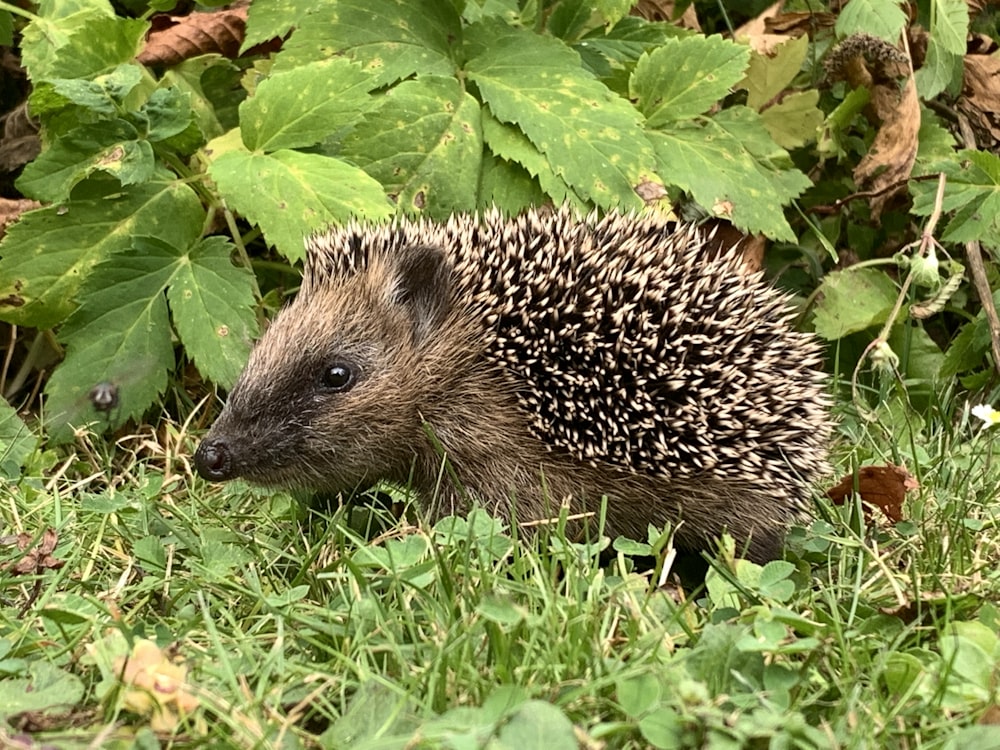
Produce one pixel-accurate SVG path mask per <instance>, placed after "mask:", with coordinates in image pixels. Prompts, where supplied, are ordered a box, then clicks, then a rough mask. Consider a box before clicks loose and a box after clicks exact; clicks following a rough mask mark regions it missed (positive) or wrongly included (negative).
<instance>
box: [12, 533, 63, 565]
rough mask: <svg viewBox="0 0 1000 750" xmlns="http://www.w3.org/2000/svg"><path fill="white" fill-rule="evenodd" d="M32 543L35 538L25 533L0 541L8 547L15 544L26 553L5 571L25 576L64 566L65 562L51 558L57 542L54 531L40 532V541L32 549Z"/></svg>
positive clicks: (57, 538)
mask: <svg viewBox="0 0 1000 750" xmlns="http://www.w3.org/2000/svg"><path fill="white" fill-rule="evenodd" d="M34 541H35V536H34V535H33V534H28V533H27V532H21V533H20V534H18V535H17V536H8V537H3V538H2V539H0V544H5V545H8V546H9V545H12V544H16V545H17V548H18V549H19V550H20V551H21V552H27V554H26V555H24V557H22V558H21V559H20V560H18V561H17V562H15V563H13V564H11V565H8V567H7V569H8V570H9V571H10V572H11V573H13V574H14V575H27V574H29V573H44V572H45V571H46V570H59V568H61V567H62V566H63V565H65V564H66V561H65V560H60V559H59V558H58V557H53V556H52V552H53V551H54V550H55V548H56V544H58V542H59V537H58V535H57V534H56V531H55V529H52V528H48V529H45V531H43V532H42V538H41V540H40V541H39V542H38V544H37V545H35V547H34V548H32V547H31V545H32V542H34Z"/></svg>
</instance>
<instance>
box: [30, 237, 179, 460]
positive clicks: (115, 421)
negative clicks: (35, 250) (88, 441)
mask: <svg viewBox="0 0 1000 750" xmlns="http://www.w3.org/2000/svg"><path fill="white" fill-rule="evenodd" d="M161 244H162V245H164V246H166V247H169V245H166V243H161ZM175 262H176V260H175V256H172V255H168V254H166V253H164V252H152V251H150V245H149V244H147V245H146V246H145V247H144V248H143V250H142V251H136V250H126V251H124V252H120V253H115V254H114V255H113V256H112V257H110V258H109V259H108V260H105V261H104V262H103V263H101V264H100V265H98V266H97V268H96V269H95V271H94V274H93V275H92V276H91V278H90V279H89V280H88V282H87V284H86V285H85V286H84V288H83V290H82V291H81V294H80V297H81V306H80V309H79V310H77V312H75V313H74V314H73V315H71V316H70V317H69V319H68V320H67V321H66V323H65V324H64V325H63V326H62V328H61V329H60V331H59V338H60V340H62V341H64V342H66V344H67V346H66V358H65V359H64V360H63V361H62V363H61V364H60V365H59V366H58V367H57V368H56V369H55V370H54V371H53V373H52V377H50V378H49V382H48V383H47V384H46V386H45V396H46V399H45V422H46V425H47V426H48V433H49V435H50V437H51V439H52V440H54V441H56V442H62V441H64V440H68V439H69V438H70V437H72V434H73V433H72V429H71V428H72V427H80V426H83V425H86V424H91V423H93V422H95V421H98V422H102V421H103V422H105V423H106V425H107V426H108V427H117V426H120V425H122V424H124V423H125V422H126V421H127V420H129V419H132V418H137V417H139V416H141V415H142V414H143V412H145V411H146V409H148V408H149V406H150V404H152V403H153V402H154V401H155V400H156V399H157V397H158V396H159V395H160V394H161V393H163V391H164V390H165V389H166V387H167V382H168V378H167V372H168V369H171V368H172V367H173V365H174V348H173V343H172V332H171V329H170V320H169V317H168V315H167V300H166V297H164V294H163V290H164V289H165V288H166V286H167V284H168V283H169V281H170V277H171V274H172V272H173V270H174V269H173V264H174V263H175ZM98 384H104V386H105V387H110V388H112V389H114V393H115V396H116V401H117V403H116V404H115V405H114V407H113V408H111V409H110V410H107V411H106V412H103V413H102V412H99V411H98V410H96V409H95V406H94V404H92V403H91V399H90V397H89V394H90V393H91V391H92V389H93V388H94V387H95V386H97V385H98Z"/></svg>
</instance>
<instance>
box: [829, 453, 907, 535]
mask: <svg viewBox="0 0 1000 750" xmlns="http://www.w3.org/2000/svg"><path fill="white" fill-rule="evenodd" d="M919 486H920V485H919V484H918V483H917V480H916V478H915V477H914V476H913V475H912V474H910V472H909V471H907V470H906V468H905V467H903V466H896V465H895V464H886V465H885V466H862V467H861V468H860V469H858V477H857V487H858V494H859V495H860V496H861V502H862V503H863V504H864V505H865V506H867V508H878V509H879V510H881V511H882V513H884V514H885V516H886V517H887V518H888V519H889V520H890V521H892V522H893V523H898V522H899V521H902V520H903V501H904V500H905V499H906V493H907V492H908V491H909V490H915V489H917V488H918V487H919ZM853 493H854V476H853V475H850V474H849V475H848V476H846V477H844V478H843V479H841V480H840V482H838V483H837V485H836V486H835V487H832V488H831V489H829V490H827V493H826V495H827V497H829V498H830V499H831V500H833V502H834V504H836V505H843V504H844V502H845V501H846V499H847V498H848V497H850V496H851V495H852V494H853ZM867 508H866V509H867Z"/></svg>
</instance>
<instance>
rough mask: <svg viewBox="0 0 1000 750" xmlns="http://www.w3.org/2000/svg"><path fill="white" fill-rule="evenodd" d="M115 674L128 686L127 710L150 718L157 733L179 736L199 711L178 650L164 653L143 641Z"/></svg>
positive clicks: (120, 662) (117, 664)
mask: <svg viewBox="0 0 1000 750" xmlns="http://www.w3.org/2000/svg"><path fill="white" fill-rule="evenodd" d="M114 669H115V674H117V675H118V677H119V679H120V680H121V682H122V684H123V685H124V686H125V692H124V695H123V701H124V705H125V708H127V709H128V710H129V711H133V712H135V713H137V714H139V715H140V716H145V717H148V718H149V720H150V721H149V725H150V728H151V729H152V730H153V731H154V732H175V731H177V728H178V724H179V723H180V721H181V720H182V719H183V718H184V717H185V716H186V715H188V714H190V713H192V712H193V711H194V710H195V709H196V708H198V699H197V698H196V697H195V696H194V693H193V692H192V689H191V687H190V685H189V684H188V681H187V676H188V668H187V666H186V665H185V664H184V663H183V662H181V661H180V660H179V659H178V657H177V653H176V650H175V649H161V648H160V647H159V646H157V645H156V644H155V643H154V642H153V641H150V640H146V639H145V638H139V639H138V640H136V642H135V644H134V645H133V647H132V652H131V653H130V654H129V655H128V656H127V657H124V656H121V657H119V658H118V659H116V660H115V665H114Z"/></svg>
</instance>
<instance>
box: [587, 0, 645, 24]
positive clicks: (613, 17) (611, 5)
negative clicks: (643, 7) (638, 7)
mask: <svg viewBox="0 0 1000 750" xmlns="http://www.w3.org/2000/svg"><path fill="white" fill-rule="evenodd" d="M594 4H595V5H596V6H597V12H598V13H600V14H601V18H603V19H604V23H605V25H606V26H613V25H614V24H616V23H618V22H619V21H621V20H622V19H623V18H625V16H627V15H628V12H629V11H630V10H631V9H632V6H633V5H635V3H634V2H633V0H597V2H596V3H594Z"/></svg>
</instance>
